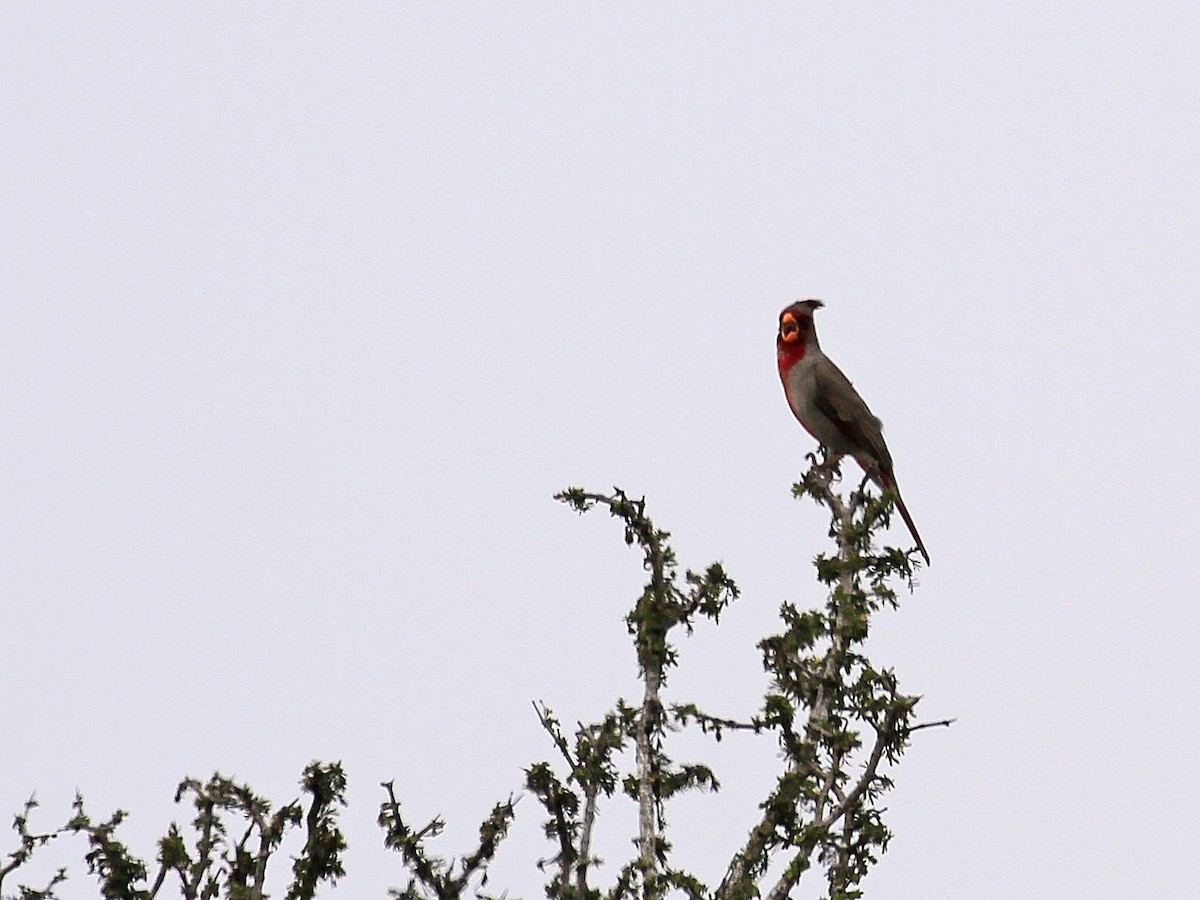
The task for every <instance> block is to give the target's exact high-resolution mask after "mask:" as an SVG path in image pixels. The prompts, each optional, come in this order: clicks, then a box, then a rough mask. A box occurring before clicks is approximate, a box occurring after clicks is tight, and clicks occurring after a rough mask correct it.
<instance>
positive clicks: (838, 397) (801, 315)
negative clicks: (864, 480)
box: [775, 300, 929, 565]
mask: <svg viewBox="0 0 1200 900" xmlns="http://www.w3.org/2000/svg"><path fill="white" fill-rule="evenodd" d="M824 305H825V304H824V303H823V302H822V301H820V300H800V301H797V302H796V303H793V304H791V305H790V306H787V307H785V308H784V310H783V312H781V313H780V314H779V332H778V334H777V335H776V337H775V350H776V355H777V357H778V362H779V378H780V380H781V381H782V382H783V393H784V395H785V396H786V397H787V402H788V406H790V407H791V409H792V414H793V415H795V417H796V419H797V420H798V421H799V422H800V424H801V425H803V426H804V429H805V431H807V432H808V433H809V434H811V435H812V436H813V437H814V438H816V439H817V442H818V443H819V444H820V445H821V446H822V447H823V448H824V450H825V463H824V465H826V466H833V465H835V464H836V463H837V462H838V461H840V460H841V458H842V457H843V456H851V457H853V458H854V459H855V461H856V462H857V463H858V464H859V465H860V466H861V467H862V470H863V472H865V473H866V475H867V477H868V478H870V479H871V480H872V481H873V482H875V484H877V485H878V486H879V487H880V488H882V489H883V490H886V491H891V492H892V493H893V495H894V496H895V499H896V508H897V509H898V510H900V516H901V517H902V518H903V519H904V524H905V525H907V526H908V530H909V533H910V534H912V536H913V540H914V541H916V542H917V549H918V550H919V551H921V555H922V556H923V557H925V564H926V565H928V564H929V552H928V551H927V550H926V549H925V543H924V542H923V541H922V540H921V535H920V534H918V533H917V526H916V525H914V524H913V520H912V516H910V515H909V514H908V507H906V506H905V505H904V500H903V499H902V498H901V496H900V488H899V486H897V484H896V474H895V471H894V470H893V466H892V455H891V453H889V452H888V448H887V444H886V443H885V442H884V440H883V423H882V422H881V421H879V419H878V418H876V416H875V415H874V414H873V413H872V412H871V410H870V409H869V408H868V407H867V404H866V402H865V401H864V400H863V398H862V397H860V396H859V394H858V391H856V390H855V389H854V385H853V384H851V383H850V379H849V378H847V377H846V376H845V375H844V374H843V373H842V370H841V369H839V368H838V367H837V366H836V365H835V364H834V362H833V360H831V359H830V358H829V357H828V356H826V355H825V354H824V353H823V352H822V350H821V345H820V343H819V342H818V341H817V330H816V327H815V326H814V324H813V313H814V312H815V311H816V310H818V309H820V308H821V307H823V306H824Z"/></svg>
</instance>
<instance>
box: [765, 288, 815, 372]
mask: <svg viewBox="0 0 1200 900" xmlns="http://www.w3.org/2000/svg"><path fill="white" fill-rule="evenodd" d="M822 305H823V304H822V303H821V301H820V300H801V301H800V302H799V303H793V304H792V305H791V306H789V307H787V308H786V309H785V310H784V311H783V312H781V313H780V314H779V332H778V333H777V334H776V336H775V348H776V351H777V353H778V356H779V369H780V371H781V372H782V371H785V370H786V369H789V368H791V367H792V366H793V365H794V364H795V363H797V362H799V361H800V360H801V359H802V358H803V357H804V350H805V347H807V346H808V337H809V335H810V334H811V333H812V329H813V318H812V316H813V310H814V309H818V308H820V307H821V306H822Z"/></svg>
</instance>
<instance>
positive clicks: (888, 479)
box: [879, 472, 929, 565]
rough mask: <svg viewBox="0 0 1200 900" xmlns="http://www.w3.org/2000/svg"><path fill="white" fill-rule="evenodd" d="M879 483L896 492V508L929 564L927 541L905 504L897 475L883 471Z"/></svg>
mask: <svg viewBox="0 0 1200 900" xmlns="http://www.w3.org/2000/svg"><path fill="white" fill-rule="evenodd" d="M879 483H880V486H881V487H883V488H886V489H887V490H890V491H892V492H894V493H895V495H896V509H898V510H900V518H902V519H903V520H904V524H905V525H907V526H908V533H909V534H911V535H912V536H913V540H914V541H916V542H917V549H918V550H920V551H921V555H922V556H923V557H925V565H929V551H928V550H926V549H925V542H924V541H922V540H921V535H920V534H919V533H918V532H917V526H916V525H914V524H913V520H912V516H910V515H909V514H908V507H907V506H905V505H904V498H903V497H901V496H900V487H899V485H897V484H896V478H895V476H894V475H892V473H891V472H881V473H880V475H879Z"/></svg>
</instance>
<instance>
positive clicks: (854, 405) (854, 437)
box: [814, 357, 892, 472]
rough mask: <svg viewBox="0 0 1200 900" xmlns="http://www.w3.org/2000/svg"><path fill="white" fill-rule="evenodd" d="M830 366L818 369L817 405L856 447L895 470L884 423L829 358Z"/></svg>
mask: <svg viewBox="0 0 1200 900" xmlns="http://www.w3.org/2000/svg"><path fill="white" fill-rule="evenodd" d="M825 362H827V363H828V365H825V366H819V367H818V368H817V372H816V376H817V379H816V380H817V390H816V397H815V398H814V403H815V404H816V407H817V409H819V410H820V411H821V412H822V413H823V414H824V415H825V416H826V417H827V418H828V419H829V420H830V421H831V422H833V424H834V425H835V426H836V427H837V429H838V431H840V432H841V433H842V434H843V435H844V436H845V438H846V440H847V441H849V442H850V443H851V444H853V445H854V446H855V447H861V448H862V449H864V450H866V451H868V452H869V453H871V455H872V456H874V457H875V459H876V460H878V461H879V464H880V467H881V468H882V469H883V471H885V472H891V470H892V456H891V454H890V453H888V448H887V444H886V443H884V440H883V423H882V422H881V421H879V419H877V418H876V417H875V415H874V413H872V412H871V410H870V409H869V408H868V407H867V404H866V401H864V400H863V398H862V397H860V396H859V394H858V391H856V390H855V389H854V385H853V384H851V383H850V379H849V378H847V377H846V376H845V374H844V373H843V372H842V370H841V369H839V368H838V367H837V366H836V365H835V364H834V362H833V360H831V359H829V358H828V357H826V358H825Z"/></svg>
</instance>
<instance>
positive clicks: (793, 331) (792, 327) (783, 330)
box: [779, 313, 800, 344]
mask: <svg viewBox="0 0 1200 900" xmlns="http://www.w3.org/2000/svg"><path fill="white" fill-rule="evenodd" d="M779 337H780V339H781V340H782V341H784V342H785V343H788V344H790V343H792V341H794V340H796V339H797V338H799V337H800V323H799V322H797V321H796V317H795V316H794V315H792V314H791V313H784V314H783V317H782V318H781V319H780V320H779Z"/></svg>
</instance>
